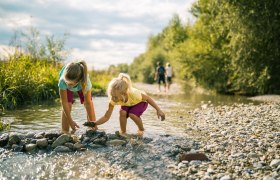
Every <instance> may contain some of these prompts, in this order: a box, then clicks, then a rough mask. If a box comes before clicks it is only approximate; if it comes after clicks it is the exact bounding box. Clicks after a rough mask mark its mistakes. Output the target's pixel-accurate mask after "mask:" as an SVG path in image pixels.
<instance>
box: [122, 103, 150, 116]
mask: <svg viewBox="0 0 280 180" xmlns="http://www.w3.org/2000/svg"><path fill="white" fill-rule="evenodd" d="M147 107H148V103H147V102H140V103H138V104H136V105H134V106H121V110H124V111H126V112H127V117H128V116H129V113H132V114H134V115H136V116H138V117H140V116H141V115H142V114H143V112H144V111H145V110H146V109H147Z"/></svg>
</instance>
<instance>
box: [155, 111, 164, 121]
mask: <svg viewBox="0 0 280 180" xmlns="http://www.w3.org/2000/svg"><path fill="white" fill-rule="evenodd" d="M157 116H158V118H161V121H164V120H165V114H164V113H163V112H162V111H161V110H158V111H157Z"/></svg>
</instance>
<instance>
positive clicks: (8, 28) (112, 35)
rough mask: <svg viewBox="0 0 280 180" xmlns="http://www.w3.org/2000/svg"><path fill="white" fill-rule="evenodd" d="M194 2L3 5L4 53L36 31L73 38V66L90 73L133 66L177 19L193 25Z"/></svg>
mask: <svg viewBox="0 0 280 180" xmlns="http://www.w3.org/2000/svg"><path fill="white" fill-rule="evenodd" d="M193 2H195V0H138V1H136V0H60V1H57V0H28V1H24V0H1V1H0V24H1V26H0V53H1V54H3V49H7V48H9V47H8V45H9V42H10V40H11V38H12V36H13V34H14V32H15V31H16V30H23V29H26V28H28V27H31V26H32V27H35V28H36V29H38V30H39V31H40V33H41V35H43V36H44V35H54V36H55V38H61V37H62V36H63V34H64V33H68V34H69V36H68V38H67V40H66V48H67V49H70V56H69V58H68V61H72V60H75V59H84V60H85V61H86V62H87V63H88V65H89V67H94V69H104V68H106V67H108V66H109V65H111V64H118V63H131V62H132V61H133V58H134V57H136V56H138V55H139V54H140V53H143V52H144V51H145V48H146V43H147V39H148V37H149V35H155V34H157V33H159V32H160V31H161V30H162V29H163V28H164V27H165V26H166V25H167V24H168V22H169V21H170V19H171V18H172V16H173V15H174V14H175V13H176V14H178V15H179V16H180V18H181V19H182V20H183V22H186V21H193V17H192V16H191V14H190V13H189V9H190V7H191V5H192V3H193Z"/></svg>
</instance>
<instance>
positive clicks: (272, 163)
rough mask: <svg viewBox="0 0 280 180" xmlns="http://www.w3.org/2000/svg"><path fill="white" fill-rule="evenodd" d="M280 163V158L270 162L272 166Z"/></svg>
mask: <svg viewBox="0 0 280 180" xmlns="http://www.w3.org/2000/svg"><path fill="white" fill-rule="evenodd" d="M279 165H280V159H273V160H272V161H271V163H270V166H271V167H277V166H279Z"/></svg>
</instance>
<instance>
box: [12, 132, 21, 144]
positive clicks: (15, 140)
mask: <svg viewBox="0 0 280 180" xmlns="http://www.w3.org/2000/svg"><path fill="white" fill-rule="evenodd" d="M20 141H21V139H20V137H19V135H17V134H12V135H10V137H9V145H13V144H19V143H20Z"/></svg>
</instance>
